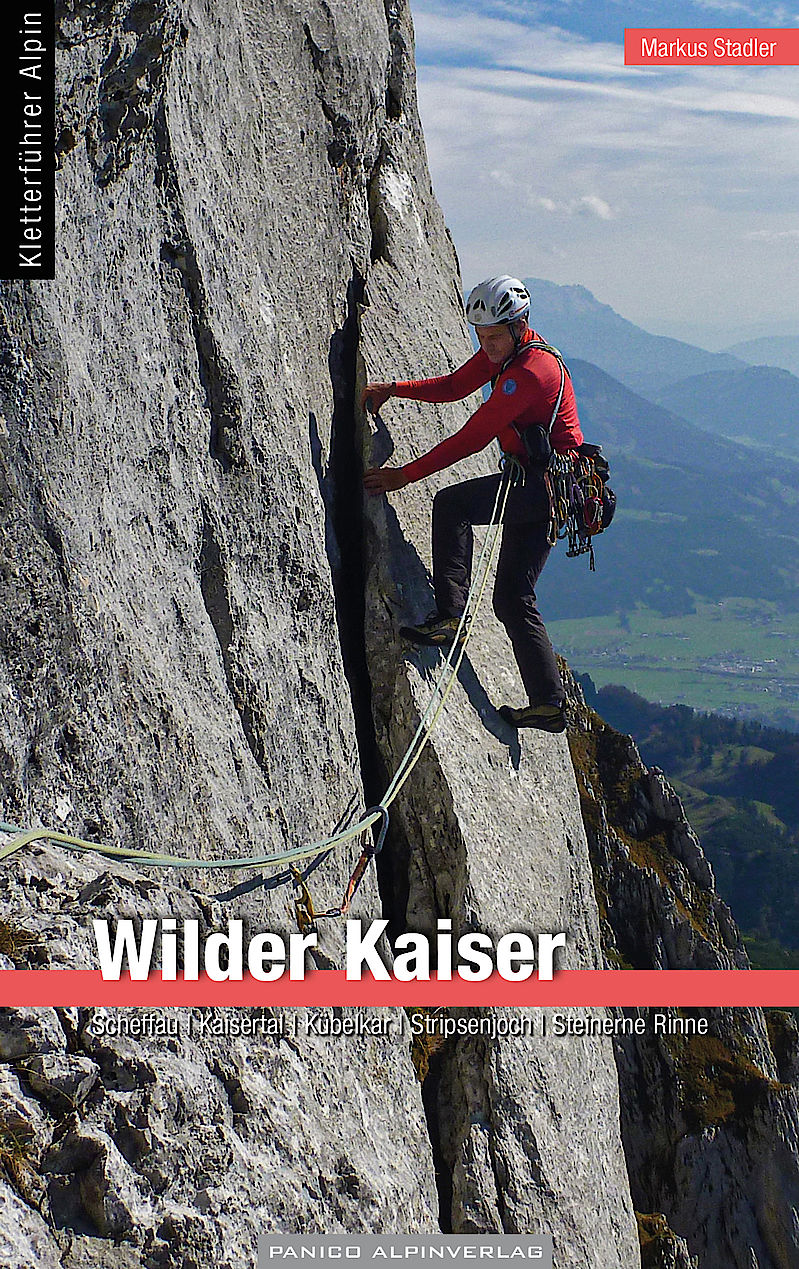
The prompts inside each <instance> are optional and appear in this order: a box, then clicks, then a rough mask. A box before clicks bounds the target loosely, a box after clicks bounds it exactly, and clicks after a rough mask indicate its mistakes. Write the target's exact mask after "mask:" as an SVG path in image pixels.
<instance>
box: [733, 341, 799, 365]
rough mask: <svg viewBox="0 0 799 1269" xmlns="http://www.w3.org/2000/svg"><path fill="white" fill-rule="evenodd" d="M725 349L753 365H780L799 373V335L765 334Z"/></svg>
mask: <svg viewBox="0 0 799 1269" xmlns="http://www.w3.org/2000/svg"><path fill="white" fill-rule="evenodd" d="M724 351H725V352H728V353H730V354H731V355H732V356H733V357H740V358H741V359H742V360H743V361H748V362H749V363H750V364H751V365H753V366H779V367H780V368H781V369H782V370H790V372H791V374H793V375H799V335H763V336H761V338H760V339H745V340H744V341H743V342H742V343H740V344H733V345H732V347H731V348H725V350H724Z"/></svg>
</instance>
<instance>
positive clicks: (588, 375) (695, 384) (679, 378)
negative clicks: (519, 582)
mask: <svg viewBox="0 0 799 1269" xmlns="http://www.w3.org/2000/svg"><path fill="white" fill-rule="evenodd" d="M526 282H527V285H528V286H529V287H530V290H531V295H532V298H533V322H534V325H535V326H536V328H537V329H539V330H540V332H541V333H542V334H543V335H544V336H545V338H547V339H549V340H550V341H551V342H552V343H554V344H556V345H557V346H558V347H559V348H560V349H561V350H562V351H563V353H564V354H565V356H566V358H567V361H568V364H569V366H570V369H571V372H572V375H573V378H574V384H575V390H576V392H577V400H578V405H579V410H580V418H581V420H582V424H583V431H584V433H585V435H586V438H587V439H589V440H592V441H595V442H598V443H599V444H601V445H603V447H604V448H605V451H606V453H607V455H608V457H609V459H610V462H611V473H612V482H611V483H612V484H613V486H614V488H615V489H616V492H617V494H618V497H619V514H618V516H617V519H616V520H615V521H614V524H613V525H612V527H611V530H610V531H609V532H608V533H607V534H604V535H602V537H601V538H599V539H598V540H597V545H596V550H597V557H598V561H599V565H598V566H599V569H600V571H599V573H598V574H597V575H595V576H589V578H588V579H581V584H579V585H576V584H575V581H576V578H575V570H582V569H583V568H585V569H586V571H587V565H586V564H585V563H584V562H583V561H582V560H578V561H574V560H569V559H567V558H566V555H565V550H564V549H562V547H559V548H558V549H557V550H556V551H555V552H554V553H553V558H552V561H551V563H550V564H549V565H548V567H547V572H546V574H545V576H544V578H543V579H542V592H545V595H546V611H547V613H548V615H549V616H551V617H552V618H560V617H579V616H590V615H596V614H600V613H608V612H613V611H615V610H617V609H619V608H622V609H624V608H628V607H634V606H635V604H636V603H645V604H647V605H648V606H650V607H652V608H654V609H656V610H658V611H660V612H663V613H678V612H690V611H692V610H693V608H694V604H695V600H696V598H697V597H701V598H707V599H710V600H718V599H722V598H725V597H727V596H731V595H736V596H743V597H747V598H756V599H764V600H769V601H773V602H777V603H779V604H781V605H784V606H786V607H787V606H791V607H795V605H796V600H795V596H796V594H797V588H798V587H799V521H797V517H796V514H795V508H796V506H797V503H799V494H797V490H799V442H797V439H796V438H795V433H799V379H797V378H795V377H794V376H793V375H791V374H790V373H789V372H787V371H784V370H781V369H774V368H762V367H750V366H746V365H744V364H743V363H742V362H740V361H738V360H736V359H735V358H733V357H732V356H730V355H729V354H727V353H709V352H706V351H705V350H703V349H700V348H696V347H693V346H692V345H690V344H683V343H681V342H680V341H678V340H673V339H667V338H664V337H662V336H658V335H651V334H649V333H648V332H647V331H643V330H641V329H640V328H639V327H637V326H635V325H634V324H633V323H632V322H628V321H627V320H626V319H625V318H622V317H620V316H619V314H617V313H615V312H614V311H613V309H611V308H610V307H609V306H608V305H605V304H600V303H599V302H598V301H597V300H596V299H595V298H594V297H593V296H592V295H591V293H590V292H589V291H587V290H586V289H585V288H584V287H578V286H567V287H560V286H556V285H555V284H554V283H551V282H541V281H539V280H536V279H526ZM690 372H692V373H690ZM622 374H623V375H624V379H623V380H622ZM667 380H668V381H669V382H668V386H666V381H667ZM644 382H647V383H648V385H649V386H648V396H647V394H646V393H645V392H643V391H642V390H641V389H640V388H639V389H633V388H632V387H631V386H630V385H631V384H633V383H635V384H640V383H644ZM655 396H659V397H660V398H661V400H660V402H658V401H656V400H655V399H654V397H655ZM665 403H668V408H666V404H665ZM727 434H729V435H732V436H735V437H738V438H739V439H738V440H734V439H728V435H727ZM755 446H758V447H761V448H754V447H755ZM766 447H767V448H766ZM786 455H787V457H786ZM582 581H584V584H582Z"/></svg>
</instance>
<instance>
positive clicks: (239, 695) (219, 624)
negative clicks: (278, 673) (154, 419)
mask: <svg viewBox="0 0 799 1269" xmlns="http://www.w3.org/2000/svg"><path fill="white" fill-rule="evenodd" d="M199 567H200V590H201V591H202V597H203V603H204V605H205V611H206V612H207V613H208V617H209V619H210V622H211V625H212V626H213V628H214V634H215V635H216V640H217V643H218V644H219V650H220V652H221V654H222V665H223V667H224V671H225V680H226V682H227V686H228V691H229V692H230V697H231V700H232V701H233V704H234V706H235V708H236V713H237V714H238V716H239V718H240V720H241V726H242V730H243V732H244V736H245V739H246V741H247V744H248V745H249V747H250V751H251V753H252V756H253V757H254V758H255V761H256V762H257V763H258V766H259V767H260V769H261V771H262V772H263V773H264V775H266V776H268V772H269V763H268V760H267V756H266V753H265V752H264V748H263V745H262V744H261V741H260V739H259V736H258V732H257V729H256V726H255V717H254V714H253V709H252V706H251V704H250V702H249V699H248V693H247V691H246V690H245V689H244V686H243V685H242V684H241V683H240V681H239V675H238V674H237V672H236V665H235V661H234V658H233V656H232V655H231V646H232V644H233V637H234V627H233V615H232V612H231V608H230V593H229V589H228V582H227V574H226V571H225V566H224V562H223V560H222V553H221V551H220V548H219V543H218V541H217V539H216V534H215V533H214V528H213V525H212V523H211V517H210V513H209V511H208V508H207V507H206V506H205V504H203V536H202V544H201V546H200V560H199ZM263 690H264V691H265V690H266V686H265V685H264V686H263Z"/></svg>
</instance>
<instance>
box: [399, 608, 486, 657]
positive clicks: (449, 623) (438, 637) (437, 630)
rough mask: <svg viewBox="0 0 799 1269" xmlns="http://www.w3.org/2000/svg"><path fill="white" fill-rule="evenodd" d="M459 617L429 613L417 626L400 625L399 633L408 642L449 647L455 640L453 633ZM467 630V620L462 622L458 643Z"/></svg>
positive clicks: (431, 646)
mask: <svg viewBox="0 0 799 1269" xmlns="http://www.w3.org/2000/svg"><path fill="white" fill-rule="evenodd" d="M460 620H461V619H460V617H442V616H441V613H439V612H434V613H431V614H430V616H429V617H426V618H425V620H424V621H423V622H421V623H420V624H419V625H418V626H401V627H400V634H401V635H402V637H403V639H407V640H408V642H409V643H415V644H418V645H420V646H423V647H429V648H441V647H444V648H449V647H451V646H452V644H453V643H454V642H455V635H456V634H457V632H458V626H459V625H460ZM468 632H469V622H468V620H467V621H465V622H464V623H463V627H462V628H461V633H460V636H459V638H458V643H459V644H460V643H463V642H464V640H465V639H466V635H467V634H468Z"/></svg>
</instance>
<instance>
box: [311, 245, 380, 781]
mask: <svg viewBox="0 0 799 1269" xmlns="http://www.w3.org/2000/svg"><path fill="white" fill-rule="evenodd" d="M364 285H365V284H364V278H363V277H362V275H361V273H360V272H359V270H358V268H357V266H356V265H355V263H354V262H353V271H352V278H351V280H350V282H349V284H348V286H347V310H346V317H345V319H344V324H343V325H342V326H341V327H340V328H339V329H338V330H336V331H335V332H334V333H333V335H332V336H331V339H330V347H329V350H328V367H329V370H330V382H331V384H332V387H333V422H332V428H331V436H330V455H329V462H328V469H327V473H326V474H324V473H323V471H322V465H321V453H320V452H319V448H318V436H314V434H313V429H315V420H314V419H313V417H312V419H311V426H312V438H311V445H312V459H313V463H314V469H315V471H316V476H317V480H318V481H319V486H320V490H321V493H322V498H323V500H324V503H325V512H326V520H327V524H326V532H325V544H326V548H327V554H328V559H329V561H330V570H331V574H332V579H333V598H334V603H335V613H336V624H337V626H338V635H339V644H340V647H341V657H342V661H343V663H344V674H345V675H346V678H347V684H348V686H349V690H350V697H351V700H352V712H353V716H354V719H355V737H356V741H357V744H358V757H359V761H360V766H361V778H362V781H363V787H364V796H365V798H366V800H367V803H368V804H369V805H372V804H374V803H375V802H377V801H379V799H380V798H381V797H382V795H383V792H384V790H385V783H386V775H385V768H384V766H383V763H382V760H381V758H380V755H379V751H378V747H377V739H376V736H375V728H374V722H373V719H372V684H371V678H370V675H369V670H368V667H367V662H366V640H365V631H364V620H365V580H364V578H365V569H364V557H363V489H362V486H361V475H362V464H361V459H360V450H359V445H358V443H357V437H356V415H355V384H356V374H357V359H358V341H359V330H358V305H359V304H361V303H363V299H364Z"/></svg>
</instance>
